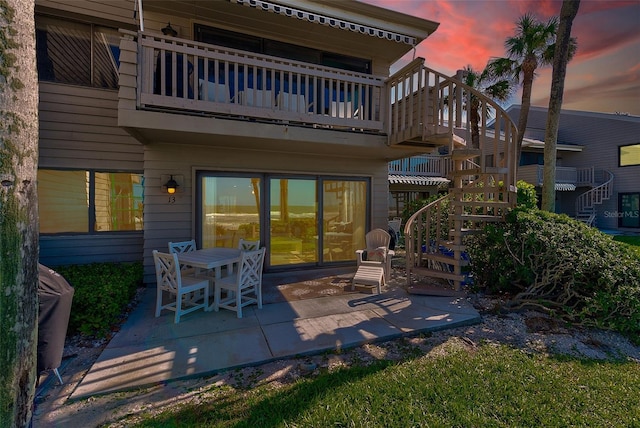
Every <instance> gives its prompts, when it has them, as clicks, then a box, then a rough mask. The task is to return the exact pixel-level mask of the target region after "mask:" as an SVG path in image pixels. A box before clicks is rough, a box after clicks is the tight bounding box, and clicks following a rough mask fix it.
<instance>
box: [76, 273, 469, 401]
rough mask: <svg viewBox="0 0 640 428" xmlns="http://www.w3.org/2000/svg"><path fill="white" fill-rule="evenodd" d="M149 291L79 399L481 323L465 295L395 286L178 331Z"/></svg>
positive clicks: (220, 317) (223, 314)
mask: <svg viewBox="0 0 640 428" xmlns="http://www.w3.org/2000/svg"><path fill="white" fill-rule="evenodd" d="M144 293H145V294H144V295H143V296H142V299H141V302H140V303H139V304H138V306H137V307H136V309H135V310H134V312H132V313H131V314H130V316H129V318H128V320H127V321H126V323H125V324H124V325H123V326H122V328H121V330H120V331H119V332H118V333H117V334H116V335H115V336H114V337H113V339H112V340H111V341H110V343H109V344H108V345H107V347H106V348H105V349H104V351H103V352H102V354H101V355H100V357H99V358H98V360H97V361H96V362H95V363H94V364H93V366H92V367H91V369H90V370H89V372H88V373H87V374H86V376H85V377H84V378H83V380H82V381H81V382H80V384H79V385H78V387H77V388H76V389H75V391H74V392H73V394H72V395H71V397H70V398H71V399H80V398H86V397H89V396H92V395H96V394H103V393H107V392H114V391H121V390H129V389H135V388H139V387H143V386H147V385H151V384H157V383H162V382H167V381H170V380H176V379H184V378H189V377H198V376H205V375H210V374H213V373H216V372H220V371H224V370H227V369H231V368H236V367H242V366H248V365H256V364H260V363H265V362H269V361H272V360H277V359H281V358H286V357H293V356H301V355H305V354H315V353H320V352H324V351H331V350H336V349H341V348H349V347H354V346H359V345H362V344H363V343H367V342H375V341H385V340H390V339H394V338H397V337H399V336H402V335H412V334H417V333H419V332H428V331H436V330H442V329H447V328H453V327H459V326H463V325H470V324H475V323H479V322H480V321H481V318H480V315H479V314H478V312H477V311H476V310H475V309H474V308H473V306H472V305H471V304H470V303H469V302H468V301H467V299H465V298H463V297H441V296H437V297H436V296H427V295H412V294H408V293H407V292H406V291H405V290H404V289H403V288H402V287H400V286H397V285H396V286H393V285H392V286H391V287H389V288H388V289H386V290H384V289H383V293H382V294H381V295H377V294H374V295H369V294H360V293H356V294H345V295H338V296H329V297H321V298H315V299H308V300H298V301H288V302H281V303H272V304H267V305H264V306H263V308H262V309H258V308H257V307H256V306H250V307H247V308H246V311H245V312H244V314H243V318H242V319H238V318H236V314H235V313H234V312H231V311H226V310H221V311H220V312H203V311H197V312H194V313H192V314H189V315H187V316H185V317H184V318H183V319H182V320H181V322H180V323H179V324H177V325H176V324H174V323H173V313H170V312H168V311H164V312H163V314H162V315H161V316H160V317H158V318H155V317H154V301H155V289H154V288H149V289H147V290H145V292H144Z"/></svg>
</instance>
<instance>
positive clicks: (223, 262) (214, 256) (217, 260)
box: [178, 247, 241, 279]
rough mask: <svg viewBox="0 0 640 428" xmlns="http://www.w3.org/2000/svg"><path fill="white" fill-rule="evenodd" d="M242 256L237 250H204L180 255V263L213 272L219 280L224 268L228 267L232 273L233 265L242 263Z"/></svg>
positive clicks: (219, 248) (218, 248) (220, 248)
mask: <svg viewBox="0 0 640 428" xmlns="http://www.w3.org/2000/svg"><path fill="white" fill-rule="evenodd" d="M240 254H241V253H240V250H239V249H237V248H223V247H215V248H203V249H201V250H196V251H186V252H184V253H180V254H178V261H179V262H180V264H181V265H187V266H192V267H195V268H198V269H204V270H213V271H214V272H215V278H216V279H219V278H220V277H221V276H222V269H221V268H222V266H227V271H229V272H230V271H231V270H232V268H233V265H234V264H235V263H239V262H240Z"/></svg>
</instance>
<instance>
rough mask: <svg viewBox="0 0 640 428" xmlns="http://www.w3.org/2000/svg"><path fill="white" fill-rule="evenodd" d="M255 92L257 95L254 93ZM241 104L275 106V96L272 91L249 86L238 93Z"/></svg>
mask: <svg viewBox="0 0 640 428" xmlns="http://www.w3.org/2000/svg"><path fill="white" fill-rule="evenodd" d="M254 94H255V95H254ZM238 99H239V101H240V104H242V105H245V106H250V107H263V108H273V104H274V96H273V92H272V91H266V90H261V89H255V90H254V89H252V88H248V89H247V90H245V91H241V92H240V93H239V94H238Z"/></svg>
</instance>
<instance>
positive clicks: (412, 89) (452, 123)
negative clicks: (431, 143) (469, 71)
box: [385, 57, 518, 189]
mask: <svg viewBox="0 0 640 428" xmlns="http://www.w3.org/2000/svg"><path fill="white" fill-rule="evenodd" d="M424 61H425V60H424V58H420V57H418V58H416V59H414V60H413V61H411V62H410V63H409V64H407V65H406V66H405V67H403V68H402V69H400V70H399V71H398V72H397V73H394V74H393V76H391V77H390V78H389V79H387V80H386V82H385V84H386V88H387V89H386V92H387V96H388V98H389V102H390V104H394V103H400V102H401V101H403V102H402V105H401V106H402V108H401V109H400V108H397V109H390V110H389V117H388V118H387V132H388V133H389V134H392V133H394V132H401V131H402V130H401V129H400V127H403V126H406V125H405V123H406V122H410V123H409V125H408V126H417V125H418V124H416V123H413V121H414V120H415V118H414V113H415V112H414V111H413V109H414V106H415V109H417V110H418V114H417V117H418V119H417V121H418V122H420V124H419V125H420V126H422V127H423V135H435V134H438V133H440V132H441V131H442V130H447V131H446V132H448V133H449V135H451V136H452V138H451V139H450V145H449V152H450V153H451V152H452V151H453V150H454V148H455V147H454V138H453V136H454V135H456V136H458V137H462V138H464V139H465V140H466V141H471V140H472V137H473V132H472V130H471V115H470V113H469V112H470V111H471V108H472V105H473V104H474V103H472V99H473V100H474V102H475V103H476V104H477V105H478V113H479V123H478V133H479V135H478V137H479V138H478V147H477V148H478V149H480V150H481V152H482V154H483V156H481V159H480V162H479V163H480V165H481V166H482V167H484V166H500V167H504V168H507V169H508V171H509V174H508V183H507V184H509V185H510V186H513V188H514V189H515V186H516V177H517V173H516V168H517V165H518V162H517V159H516V158H517V136H518V131H517V127H516V125H515V123H514V122H513V120H511V118H510V117H509V115H508V113H507V112H506V111H505V110H504V109H503V108H502V107H501V106H500V105H499V104H498V103H497V102H495V101H493V100H492V99H490V98H489V97H487V96H485V95H483V94H482V93H481V92H479V91H478V90H476V89H474V88H472V87H470V86H468V85H466V84H464V83H462V82H461V81H459V80H458V79H456V77H455V76H453V77H450V76H446V75H445V74H442V73H440V72H438V71H435V70H433V69H430V68H428V67H426V66H425V65H424ZM430 110H431V111H432V114H431V115H429V114H428V113H429V111H430ZM491 111H493V112H495V113H494V114H495V118H494V119H493V130H490V129H488V122H489V121H488V117H489V116H490V112H491ZM429 116H431V118H432V120H429ZM463 125H464V126H463ZM465 133H466V135H460V134H465ZM501 137H503V138H501ZM489 155H493V156H489ZM489 158H492V159H494V162H495V163H496V165H485V162H487V159H489ZM498 160H501V161H498Z"/></svg>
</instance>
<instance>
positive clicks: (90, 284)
mask: <svg viewBox="0 0 640 428" xmlns="http://www.w3.org/2000/svg"><path fill="white" fill-rule="evenodd" d="M56 270H57V272H58V273H59V274H60V275H62V276H63V277H64V278H65V279H66V280H67V281H69V283H70V284H71V285H72V286H73V287H74V295H73V304H72V306H71V316H70V318H69V329H68V331H69V333H70V334H73V333H78V332H79V333H82V334H85V335H89V336H96V337H104V336H106V334H107V333H108V332H109V331H110V330H111V328H112V327H113V326H114V325H116V324H117V323H118V322H119V321H120V320H121V317H122V315H123V312H124V310H125V308H126V307H127V305H128V304H129V303H130V302H131V299H132V298H133V296H134V295H135V292H136V289H137V288H138V287H140V286H142V275H143V269H142V263H93V264H88V265H72V266H59V267H57V268H56Z"/></svg>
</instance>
